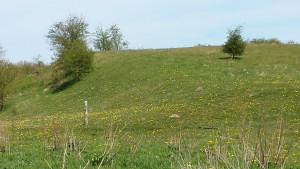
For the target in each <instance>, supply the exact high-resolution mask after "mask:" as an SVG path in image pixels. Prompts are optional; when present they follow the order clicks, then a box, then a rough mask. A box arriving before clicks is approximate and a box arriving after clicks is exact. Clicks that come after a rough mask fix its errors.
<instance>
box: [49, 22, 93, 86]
mask: <svg viewBox="0 0 300 169" xmlns="http://www.w3.org/2000/svg"><path fill="white" fill-rule="evenodd" d="M87 28H88V24H87V23H86V21H85V20H84V19H83V18H79V17H77V16H70V17H69V18H68V19H67V20H65V21H62V22H57V23H55V24H54V25H53V26H52V27H51V28H50V30H49V32H48V35H47V37H48V38H49V39H50V44H51V45H52V50H54V54H55V56H56V57H55V58H54V62H53V63H52V69H53V73H52V79H51V83H50V84H51V85H52V86H53V87H55V88H60V87H61V86H63V85H66V84H71V83H74V82H77V81H79V80H80V79H81V78H82V77H84V76H85V75H86V74H87V73H89V72H90V70H92V60H93V55H94V53H93V52H92V51H91V50H90V49H89V48H88V45H87V40H86V38H87V36H88V31H87Z"/></svg>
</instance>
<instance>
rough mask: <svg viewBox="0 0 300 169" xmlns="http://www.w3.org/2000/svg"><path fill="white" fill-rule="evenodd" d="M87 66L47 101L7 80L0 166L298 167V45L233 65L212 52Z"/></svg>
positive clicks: (33, 79) (33, 85)
mask: <svg viewBox="0 0 300 169" xmlns="http://www.w3.org/2000/svg"><path fill="white" fill-rule="evenodd" d="M94 64H95V65H94V70H93V72H91V73H90V74H89V75H88V76H87V77H86V78H85V79H83V80H82V81H80V82H79V83H77V84H75V85H73V86H71V87H69V88H67V89H65V90H63V91H60V92H56V93H53V92H51V91H49V90H48V89H47V88H45V86H44V85H43V78H42V75H39V76H37V75H26V76H22V77H19V78H18V79H17V80H16V82H15V83H14V84H13V86H12V87H11V92H10V93H11V95H10V96H9V100H8V102H7V105H6V108H5V110H4V111H3V112H1V114H0V156H1V157H0V168H98V167H99V166H100V167H101V168H217V167H219V168H259V167H263V166H265V167H266V166H267V167H268V168H272V167H273V168H278V167H279V166H283V162H284V166H285V167H287V168H297V167H298V168H300V133H299V130H300V46H299V45H251V46H247V49H246V54H245V55H244V56H243V57H241V58H239V59H229V58H227V56H226V54H223V53H222V52H221V47H213V46H209V47H194V48H182V49H160V50H137V51H135V50H133V51H131V50H129V51H118V52H102V53H97V54H96V56H95V63H94ZM85 100H87V101H88V104H89V125H87V126H84V125H82V124H83V116H84V114H83V113H84V110H83V106H84V101H85ZM172 115H178V116H179V117H171V116H172ZM242 157H244V159H243V158H242ZM246 158H247V159H246ZM100 164H101V165H100Z"/></svg>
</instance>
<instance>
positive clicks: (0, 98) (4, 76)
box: [0, 46, 17, 110]
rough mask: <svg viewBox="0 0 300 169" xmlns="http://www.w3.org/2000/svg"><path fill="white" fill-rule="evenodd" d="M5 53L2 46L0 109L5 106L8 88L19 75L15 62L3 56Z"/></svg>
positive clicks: (0, 52)
mask: <svg viewBox="0 0 300 169" xmlns="http://www.w3.org/2000/svg"><path fill="white" fill-rule="evenodd" d="M4 54H5V52H4V49H3V48H2V47H1V46H0V110H2V109H3V108H4V102H5V98H6V95H7V92H8V90H7V89H8V87H9V85H10V84H11V83H12V81H13V80H14V79H15V77H16V75H17V71H16V69H15V67H14V66H13V64H11V63H9V62H8V61H6V60H5V59H4V58H3V57H4Z"/></svg>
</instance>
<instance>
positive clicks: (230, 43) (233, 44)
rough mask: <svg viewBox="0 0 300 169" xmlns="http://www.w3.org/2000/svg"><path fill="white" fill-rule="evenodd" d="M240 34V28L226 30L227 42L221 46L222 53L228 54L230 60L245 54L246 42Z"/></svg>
mask: <svg viewBox="0 0 300 169" xmlns="http://www.w3.org/2000/svg"><path fill="white" fill-rule="evenodd" d="M241 34H242V26H238V27H236V28H235V29H234V30H228V36H227V42H225V44H224V45H223V52H224V53H228V54H230V55H231V56H232V58H234V57H235V56H241V55H243V54H244V52H245V48H246V42H245V41H244V40H243V37H242V35H241Z"/></svg>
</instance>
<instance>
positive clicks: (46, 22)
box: [0, 0, 300, 63]
mask: <svg viewBox="0 0 300 169" xmlns="http://www.w3.org/2000/svg"><path fill="white" fill-rule="evenodd" d="M0 2H1V3H0V21H1V22H0V23H1V24H0V44H1V46H2V47H3V48H4V49H5V50H6V55H5V58H7V59H8V60H9V61H11V62H14V63H16V62H19V61H21V60H27V61H32V60H33V57H36V56H37V55H41V56H42V60H43V61H45V62H47V63H50V62H51V57H53V53H52V52H51V51H50V46H49V43H48V40H47V38H46V35H47V33H48V30H49V28H50V27H51V25H53V24H54V23H55V22H58V21H64V20H65V19H66V18H68V17H69V16H70V15H77V16H82V17H84V18H85V20H86V21H87V22H88V23H89V31H90V32H94V31H95V29H96V27H98V26H102V27H104V28H107V27H109V26H110V25H112V24H117V25H118V26H119V28H120V29H121V32H122V33H123V34H124V35H125V38H126V40H128V41H129V42H130V45H129V47H130V48H132V49H145V48H174V47H190V46H195V45H197V44H206V45H208V44H209V45H221V44H223V43H224V41H226V35H227V30H228V29H233V28H235V27H236V26H238V25H243V27H244V30H243V37H244V38H245V39H252V38H278V39H280V40H282V41H284V42H287V41H288V40H294V41H295V42H300V10H299V7H300V1H299V0H76V1H74V0H51V1H50V0H48V1H46V0H0Z"/></svg>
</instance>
